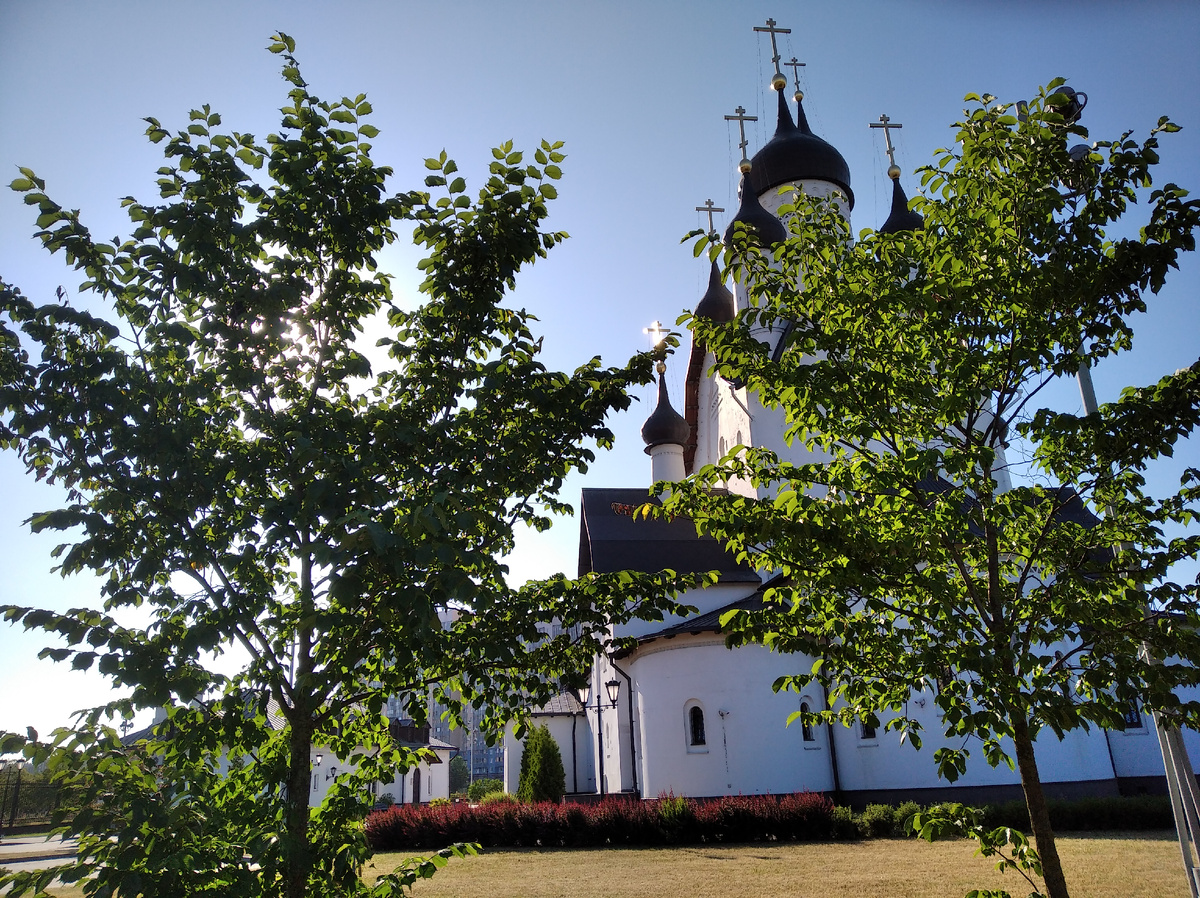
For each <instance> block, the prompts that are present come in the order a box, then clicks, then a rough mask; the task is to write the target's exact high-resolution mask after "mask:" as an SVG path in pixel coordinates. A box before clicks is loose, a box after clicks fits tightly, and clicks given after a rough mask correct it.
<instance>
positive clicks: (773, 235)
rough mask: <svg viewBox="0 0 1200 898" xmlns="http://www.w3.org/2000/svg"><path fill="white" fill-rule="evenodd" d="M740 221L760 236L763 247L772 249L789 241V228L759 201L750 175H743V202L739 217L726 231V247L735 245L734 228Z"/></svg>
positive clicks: (737, 216)
mask: <svg viewBox="0 0 1200 898" xmlns="http://www.w3.org/2000/svg"><path fill="white" fill-rule="evenodd" d="M739 221H740V222H741V223H742V224H744V225H745V226H746V227H748V228H750V230H751V231H753V232H754V233H755V234H756V235H757V236H758V239H759V242H760V243H762V245H763V246H766V247H772V246H774V245H775V244H776V243H783V241H784V240H786V239H787V228H785V227H784V226H783V222H782V221H780V220H779V219H778V218H776V217H775V216H774V215H772V214H771V213H770V212H768V211H767V210H766V209H764V208H763V206H762V203H760V202H759V201H758V194H757V193H755V192H754V188H753V187H751V186H750V175H742V202H741V205H740V206H739V207H738V210H737V215H735V216H733V219H732V220H731V221H730V222H729V227H727V228H726V229H725V244H726V246H728V245H731V244H732V243H733V230H734V228H733V226H734V224H735V223H736V222H739Z"/></svg>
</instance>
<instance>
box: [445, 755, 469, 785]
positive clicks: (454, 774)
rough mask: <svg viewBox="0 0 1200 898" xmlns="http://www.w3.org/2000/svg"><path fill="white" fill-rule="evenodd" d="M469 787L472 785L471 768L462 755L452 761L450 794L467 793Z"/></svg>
mask: <svg viewBox="0 0 1200 898" xmlns="http://www.w3.org/2000/svg"><path fill="white" fill-rule="evenodd" d="M469 785H471V768H470V767H468V766H467V762H466V761H465V760H464V759H463V756H462V755H455V756H454V757H453V758H451V759H450V794H452V795H454V794H457V793H459V792H466V791H467V787H468V786H469Z"/></svg>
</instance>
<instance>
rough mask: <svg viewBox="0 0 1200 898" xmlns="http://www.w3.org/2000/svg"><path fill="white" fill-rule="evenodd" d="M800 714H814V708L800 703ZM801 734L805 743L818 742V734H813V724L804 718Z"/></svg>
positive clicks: (801, 722) (801, 720)
mask: <svg viewBox="0 0 1200 898" xmlns="http://www.w3.org/2000/svg"><path fill="white" fill-rule="evenodd" d="M800 713H801V714H810V713H812V708H810V707H809V706H808V702H801V703H800ZM800 732H801V734H802V736H803V738H804V741H805V742H816V741H817V734H816V733H814V732H813V726H812V724H811V723H810V722H809V721H808V720H806V719H805V718H803V717H801V718H800Z"/></svg>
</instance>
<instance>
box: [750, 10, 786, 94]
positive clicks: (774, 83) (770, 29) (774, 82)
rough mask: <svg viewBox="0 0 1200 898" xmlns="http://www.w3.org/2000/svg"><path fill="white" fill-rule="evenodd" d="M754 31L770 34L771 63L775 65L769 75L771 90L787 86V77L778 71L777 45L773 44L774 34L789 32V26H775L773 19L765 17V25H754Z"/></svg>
mask: <svg viewBox="0 0 1200 898" xmlns="http://www.w3.org/2000/svg"><path fill="white" fill-rule="evenodd" d="M754 30H755V31H760V32H761V31H765V32H767V33H768V34H769V35H771V64H772V65H773V66H775V74H774V75H772V76H771V88H772V89H773V90H783V89H784V88H785V87H787V78H785V77H783V72H781V71H779V59H780V56H779V47H777V46H776V45H775V35H777V34H791V33H792V29H790V28H776V27H775V20H774V19H767V24H766V27H765V28H764V27H763V26H762V25H755V26H754Z"/></svg>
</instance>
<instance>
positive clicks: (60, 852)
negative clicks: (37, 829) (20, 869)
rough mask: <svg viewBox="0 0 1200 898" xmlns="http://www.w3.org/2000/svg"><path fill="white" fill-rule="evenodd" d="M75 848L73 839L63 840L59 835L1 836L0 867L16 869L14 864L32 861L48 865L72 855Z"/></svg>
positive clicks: (44, 865) (30, 862)
mask: <svg viewBox="0 0 1200 898" xmlns="http://www.w3.org/2000/svg"><path fill="white" fill-rule="evenodd" d="M77 848H78V846H77V845H76V844H75V840H74V839H66V840H64V839H63V838H62V837H61V836H49V837H47V836H43V835H36V836H3V837H2V838H0V867H8V868H10V869H16V868H15V865H16V864H22V865H25V864H32V863H38V864H40V865H41V866H43V867H49V866H51V865H52V862H54V861H57V860H61V859H62V858H68V857H74V856H75V852H76V850H77ZM26 869H28V868H26Z"/></svg>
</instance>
